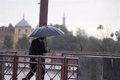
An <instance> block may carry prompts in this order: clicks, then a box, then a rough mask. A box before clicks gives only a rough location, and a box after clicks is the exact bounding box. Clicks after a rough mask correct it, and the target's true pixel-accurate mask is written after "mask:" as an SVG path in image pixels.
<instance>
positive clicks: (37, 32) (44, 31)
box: [28, 26, 64, 37]
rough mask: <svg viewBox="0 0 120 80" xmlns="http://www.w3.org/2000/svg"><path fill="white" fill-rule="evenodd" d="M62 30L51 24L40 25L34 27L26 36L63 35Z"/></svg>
mask: <svg viewBox="0 0 120 80" xmlns="http://www.w3.org/2000/svg"><path fill="white" fill-rule="evenodd" d="M63 34H64V32H63V31H62V30H61V29H59V28H56V27H53V26H42V27H37V28H35V29H34V30H33V31H32V32H31V33H30V34H29V35H28V37H47V36H57V35H63Z"/></svg>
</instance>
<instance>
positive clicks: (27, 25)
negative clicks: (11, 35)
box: [15, 18, 31, 28]
mask: <svg viewBox="0 0 120 80" xmlns="http://www.w3.org/2000/svg"><path fill="white" fill-rule="evenodd" d="M15 27H23V28H24V27H31V26H30V24H29V23H28V22H27V21H26V20H25V19H24V18H23V19H22V20H21V21H20V22H18V23H17V24H16V25H15Z"/></svg>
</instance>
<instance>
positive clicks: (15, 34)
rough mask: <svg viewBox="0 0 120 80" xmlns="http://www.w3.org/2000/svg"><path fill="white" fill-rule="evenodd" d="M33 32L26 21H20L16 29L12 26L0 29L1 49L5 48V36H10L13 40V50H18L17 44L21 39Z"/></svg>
mask: <svg viewBox="0 0 120 80" xmlns="http://www.w3.org/2000/svg"><path fill="white" fill-rule="evenodd" d="M31 30H32V27H31V25H30V24H29V23H28V22H27V21H26V20H25V19H24V17H23V19H22V20H20V21H19V22H18V23H17V24H16V25H15V27H14V26H12V24H9V25H8V26H1V27H0V48H3V46H4V39H5V36H10V37H11V39H13V49H15V48H16V44H17V42H18V40H19V39H20V38H22V37H23V36H24V35H26V36H27V35H28V34H29V33H30V32H31Z"/></svg>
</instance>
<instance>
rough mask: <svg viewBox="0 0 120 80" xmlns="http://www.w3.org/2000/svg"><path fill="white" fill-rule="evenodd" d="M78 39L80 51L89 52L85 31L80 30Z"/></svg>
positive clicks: (77, 34) (77, 35)
mask: <svg viewBox="0 0 120 80" xmlns="http://www.w3.org/2000/svg"><path fill="white" fill-rule="evenodd" d="M76 37H77V44H76V45H77V46H78V50H80V51H85V50H87V49H86V48H87V46H88V45H87V34H86V33H85V31H84V30H81V29H80V28H78V30H77V33H76Z"/></svg>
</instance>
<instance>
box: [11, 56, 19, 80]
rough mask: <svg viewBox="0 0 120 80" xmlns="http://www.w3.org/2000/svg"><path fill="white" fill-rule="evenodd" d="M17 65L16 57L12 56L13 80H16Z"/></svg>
mask: <svg viewBox="0 0 120 80" xmlns="http://www.w3.org/2000/svg"><path fill="white" fill-rule="evenodd" d="M17 65H18V56H17V55H16V54H15V55H14V61H13V75H12V77H13V80H17Z"/></svg>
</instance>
